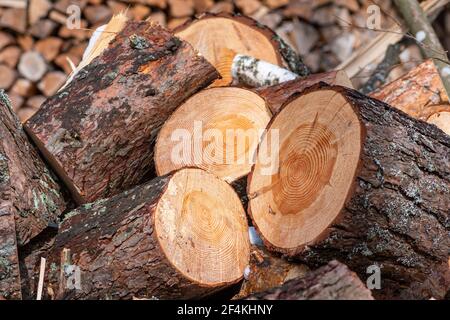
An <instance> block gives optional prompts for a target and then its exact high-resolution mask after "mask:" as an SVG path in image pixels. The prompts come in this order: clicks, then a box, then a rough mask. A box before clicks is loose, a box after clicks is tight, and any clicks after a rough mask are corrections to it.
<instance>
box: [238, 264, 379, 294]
mask: <svg viewBox="0 0 450 320" xmlns="http://www.w3.org/2000/svg"><path fill="white" fill-rule="evenodd" d="M279 299H282V300H373V297H372V294H371V292H370V290H369V289H367V288H366V287H365V286H364V284H363V283H362V282H361V280H360V279H359V278H358V276H357V275H356V274H355V273H354V272H352V271H350V270H349V269H348V268H347V266H345V265H344V264H342V263H339V262H338V261H331V262H330V263H328V264H327V265H326V266H323V267H321V268H319V269H317V270H315V271H312V272H309V273H307V274H306V276H304V277H302V278H298V279H293V280H290V281H288V282H286V283H285V284H284V285H282V286H280V287H278V288H273V289H270V290H267V291H265V292H259V293H255V294H253V295H250V296H248V297H247V298H246V300H279Z"/></svg>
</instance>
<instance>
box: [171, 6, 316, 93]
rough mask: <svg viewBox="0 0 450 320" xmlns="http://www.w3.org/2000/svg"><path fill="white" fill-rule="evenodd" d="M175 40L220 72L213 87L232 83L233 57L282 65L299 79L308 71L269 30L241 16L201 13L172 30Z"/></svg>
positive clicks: (287, 46) (293, 52)
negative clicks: (249, 58) (183, 41)
mask: <svg viewBox="0 0 450 320" xmlns="http://www.w3.org/2000/svg"><path fill="white" fill-rule="evenodd" d="M175 33H176V35H177V36H178V37H180V38H181V39H183V40H186V41H188V42H189V43H190V44H192V46H193V47H194V48H196V49H197V50H198V51H199V52H200V53H201V54H202V55H203V56H204V57H205V58H206V59H207V60H208V61H209V62H211V63H212V64H213V65H214V66H215V67H216V68H217V70H218V71H219V72H220V74H221V76H222V79H220V80H217V81H216V82H215V83H214V86H226V85H229V84H231V82H232V76H231V65H232V61H233V59H234V57H235V55H236V54H244V55H248V56H252V57H254V58H257V59H260V60H264V61H267V62H270V63H272V64H275V65H279V66H282V65H283V64H286V65H287V66H288V67H289V69H291V71H293V72H295V73H297V74H298V75H300V76H306V75H308V74H309V70H308V68H307V67H306V65H305V64H304V63H303V62H302V60H301V58H300V56H299V55H298V54H297V53H296V52H295V51H294V50H293V49H292V48H290V47H289V45H287V44H286V43H285V42H284V41H283V40H282V39H281V38H280V37H279V36H277V35H276V33H274V32H273V31H272V30H270V29H269V28H268V27H266V26H264V25H262V24H260V23H258V22H256V21H255V20H253V19H251V18H249V17H247V16H241V15H230V14H226V13H220V14H212V13H207V14H203V15H201V16H200V17H198V18H197V19H195V20H193V21H188V22H186V23H185V24H184V25H182V26H180V27H178V28H176V29H175Z"/></svg>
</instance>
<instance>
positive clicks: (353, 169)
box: [247, 83, 450, 299]
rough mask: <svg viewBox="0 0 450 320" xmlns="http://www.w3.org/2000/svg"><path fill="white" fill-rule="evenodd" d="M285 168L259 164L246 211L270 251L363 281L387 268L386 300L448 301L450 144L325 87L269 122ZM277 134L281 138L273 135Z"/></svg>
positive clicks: (432, 130)
mask: <svg viewBox="0 0 450 320" xmlns="http://www.w3.org/2000/svg"><path fill="white" fill-rule="evenodd" d="M274 130H277V132H278V133H277V134H278V135H279V159H278V161H279V164H278V171H276V172H275V173H274V174H273V175H267V174H263V171H262V170H261V169H262V168H263V167H265V166H266V165H267V164H265V163H264V164H263V163H259V160H258V159H259V158H258V157H256V164H255V166H254V167H253V170H252V172H251V174H250V175H249V178H248V187H247V188H248V197H249V199H250V201H249V205H248V207H249V208H248V212H249V214H250V216H251V219H252V221H253V224H254V226H255V227H256V228H257V230H258V231H259V232H260V234H261V236H262V239H263V240H264V243H265V245H266V247H267V248H268V249H270V250H273V251H276V252H280V253H282V254H284V255H286V256H290V257H293V258H297V259H300V260H301V261H303V262H305V263H306V264H308V265H309V266H319V265H322V264H325V263H327V262H328V261H330V260H332V259H338V260H339V261H342V262H344V263H346V264H347V265H348V266H349V267H350V268H351V269H352V270H354V271H355V272H358V274H359V275H360V276H361V278H363V279H365V278H366V277H367V276H368V275H367V273H366V270H367V268H368V267H369V266H371V265H378V266H380V268H381V290H375V291H374V295H375V296H377V297H383V298H415V299H423V298H431V297H434V298H436V299H439V298H442V297H443V296H444V295H445V293H446V292H447V290H448V288H449V286H450V272H449V267H448V257H449V247H450V239H449V237H448V233H449V230H450V225H449V221H450V162H449V161H450V159H449V158H448V155H449V154H450V137H449V136H448V135H446V134H445V133H443V132H442V131H440V130H439V129H437V128H436V127H434V126H432V125H429V124H427V123H424V122H421V121H418V120H415V119H412V118H409V117H408V116H406V115H405V114H404V113H402V112H400V111H398V110H396V109H394V108H391V107H390V106H388V105H386V104H384V103H382V102H380V101H378V100H376V99H371V98H369V97H367V96H364V95H362V94H360V93H358V92H356V91H354V90H351V89H347V88H344V87H340V86H327V85H325V84H323V83H321V84H319V85H316V86H313V87H311V88H309V89H306V90H305V91H304V92H303V93H302V94H300V95H297V96H294V97H292V98H291V99H290V100H289V101H288V102H287V103H286V104H285V106H284V107H283V108H282V111H280V112H279V113H278V114H277V115H276V116H275V117H274V118H273V119H272V121H271V122H270V124H269V126H268V129H267V134H266V135H265V136H264V137H263V139H262V142H261V144H264V143H265V142H264V140H265V139H271V134H272V131H274ZM274 132H275V131H274Z"/></svg>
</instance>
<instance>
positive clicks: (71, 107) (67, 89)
mask: <svg viewBox="0 0 450 320" xmlns="http://www.w3.org/2000/svg"><path fill="white" fill-rule="evenodd" d="M75 2H76V4H77V5H78V6H79V8H81V9H82V10H81V11H82V20H81V25H82V28H81V29H77V30H72V29H70V28H68V27H67V24H66V23H67V19H69V17H68V16H67V15H66V13H67V12H66V9H67V7H68V6H70V5H71V4H73V3H75ZM319 2H320V3H319ZM445 2H446V1H439V0H428V1H425V2H422V3H421V6H422V9H423V11H424V15H425V16H427V15H428V17H429V18H428V19H430V20H431V19H434V18H436V16H437V14H438V13H439V12H441V11H442V9H443V6H444V5H445ZM368 3H369V1H367V2H365V1H356V0H355V1H335V2H332V3H331V2H330V1H315V2H314V5H313V4H311V2H310V1H304V2H302V1H291V2H289V1H281V0H265V1H257V0H254V1H216V2H214V1H212V0H210V1H195V0H192V1H178V0H167V1H165V0H160V1H158V0H141V1H137V0H136V1H130V4H126V3H125V1H112V0H111V1H102V0H98V1H97V0H76V1H69V0H67V1H66V0H59V1H54V2H51V1H47V0H34V1H33V0H30V1H28V2H27V1H2V0H0V7H1V6H2V5H3V7H2V9H1V11H0V25H1V26H2V27H4V28H5V29H4V30H3V29H2V31H1V32H0V47H1V49H0V61H1V63H2V64H0V68H3V71H2V73H0V74H2V75H3V76H2V79H1V81H4V84H3V87H4V89H6V91H5V90H1V91H0V137H1V140H0V142H1V143H0V300H2V299H8V300H9V299H38V300H40V299H51V300H60V299H145V300H146V299H149V300H151V299H200V298H210V297H221V298H230V299H249V300H260V299H295V300H309V299H365V300H371V299H445V298H446V297H447V298H448V297H449V294H450V293H449V292H450V291H449V290H450V237H449V233H450V158H449V156H450V136H449V134H450V105H449V102H448V94H447V91H446V88H445V84H444V83H443V81H442V79H443V77H445V76H446V75H445V72H443V71H445V70H442V69H439V68H438V67H436V64H435V62H434V60H433V59H425V60H423V59H421V58H419V59H420V61H416V62H415V63H413V64H412V65H410V66H404V65H401V64H399V63H397V62H395V61H394V63H391V62H390V59H388V58H389V57H388V56H389V52H390V50H393V49H392V48H394V45H395V46H398V48H396V49H395V50H397V51H396V53H397V55H403V56H408V57H409V58H411V55H414V54H415V55H417V56H418V57H420V51H419V50H418V48H420V43H419V44H418V43H410V42H408V41H405V43H403V42H404V39H402V38H401V37H400V38H398V33H394V32H393V33H391V34H389V33H384V34H381V35H379V36H376V37H374V30H370V29H367V28H366V29H358V28H353V29H348V26H347V25H343V22H342V19H343V18H342V17H341V16H340V14H343V15H344V16H346V17H347V18H349V19H350V20H351V19H354V20H357V19H358V16H359V15H360V14H361V13H365V14H367V12H366V10H362V9H361V8H364V7H365V6H367V5H368ZM386 3H388V4H384V6H387V8H391V9H392V8H393V7H390V6H392V4H391V3H390V1H388V2H386ZM336 10H337V11H336ZM236 11H237V12H238V13H240V14H235V13H233V12H236ZM391 11H393V10H391ZM199 13H201V14H199ZM335 13H336V14H335ZM195 14H199V15H197V16H195V17H194V15H195ZM394 15H395V14H394V13H393V14H392V17H391V18H392V19H394ZM21 16H22V17H23V20H20V19H19V20H17V19H18V17H21ZM330 17H334V18H330ZM341 18H342V19H341ZM330 19H331V20H330ZM360 19H366V17H364V16H362V17H361V18H360ZM17 21H23V23H22V24H20V23H17ZM385 23H388V22H385ZM394 27H395V26H394ZM397 27H399V28H401V29H400V31H403V29H402V28H405V27H404V26H403V25H401V26H397ZM347 29H348V30H347ZM325 30H327V31H325ZM342 30H347V31H346V32H343V33H342V32H341V31H342ZM325 34H327V35H328V36H329V37H330V38H326V37H324V35H325ZM355 34H358V36H355ZM386 35H388V36H386ZM352 36H353V37H354V39H353V40H349V39H348V37H352ZM341 37H345V40H342V39H341ZM391 37H392V38H391ZM332 39H333V40H332ZM339 39H341V40H339ZM358 41H360V42H361V43H359V44H358V43H357V42H358ZM399 41H400V42H401V43H400V42H399ZM324 43H326V45H324ZM339 43H341V44H339ZM324 46H325V47H326V48H325V49H324V48H323V47H324ZM365 47H370V48H377V49H376V50H375V49H374V51H370V52H367V51H366V49H367V48H365ZM13 51H14V52H15V53H14V54H11V53H13ZM5 52H10V53H5ZM405 52H406V53H405ZM299 53H300V54H299ZM365 55H367V56H368V57H369V58H368V59H367V63H366V64H365V65H364V66H363V68H361V61H362V57H363V56H365ZM1 59H3V60H1ZM314 59H319V61H315V60H314ZM348 59H350V60H348ZM386 65H387V66H388V71H386V70H387V69H386ZM366 67H367V68H369V69H370V70H375V71H374V75H377V76H376V77H372V78H371V79H372V80H373V79H375V80H376V81H375V80H373V81H369V84H365V83H363V82H361V80H360V76H361V73H360V72H361V71H362V70H363V69H364V70H363V71H365V68H366ZM355 70H358V71H355ZM394 70H396V71H394ZM322 71H323V72H322ZM405 71H408V72H405ZM382 72H384V73H386V72H387V74H384V75H383V77H381V76H379V75H380V74H382ZM400 72H402V75H401V76H400V77H398V76H397V77H396V79H395V80H394V79H392V78H393V77H395V75H398V74H399V73H400ZM449 74H450V72H449ZM349 75H350V76H349ZM8 76H10V77H11V78H10V80H8ZM6 80H8V81H6ZM361 86H362V87H361ZM355 88H356V89H360V90H356V89H355ZM32 102H33V105H31V104H32Z"/></svg>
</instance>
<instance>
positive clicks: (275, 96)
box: [254, 70, 353, 114]
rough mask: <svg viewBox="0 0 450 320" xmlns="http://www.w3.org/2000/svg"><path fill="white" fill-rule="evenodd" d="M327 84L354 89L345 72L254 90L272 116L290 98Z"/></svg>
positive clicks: (334, 72) (320, 75) (329, 73)
mask: <svg viewBox="0 0 450 320" xmlns="http://www.w3.org/2000/svg"><path fill="white" fill-rule="evenodd" d="M321 81H322V82H325V83H327V84H330V85H340V86H344V87H348V88H353V86H352V82H351V81H350V79H349V78H348V77H347V74H346V73H345V71H343V70H338V71H330V72H325V73H318V74H311V75H309V76H307V77H305V78H298V79H295V80H291V81H287V82H283V83H280V84H276V85H274V86H265V87H261V88H256V89H254V90H255V92H256V93H258V94H259V95H260V96H261V97H263V98H264V99H266V101H267V104H268V106H269V109H270V111H271V112H272V114H277V113H278V112H279V111H280V109H281V106H282V105H283V104H284V103H285V102H286V101H287V100H288V99H289V97H291V96H293V95H295V94H298V93H300V92H302V91H303V90H305V89H306V88H308V87H310V86H312V85H314V84H316V83H319V82H321Z"/></svg>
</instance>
